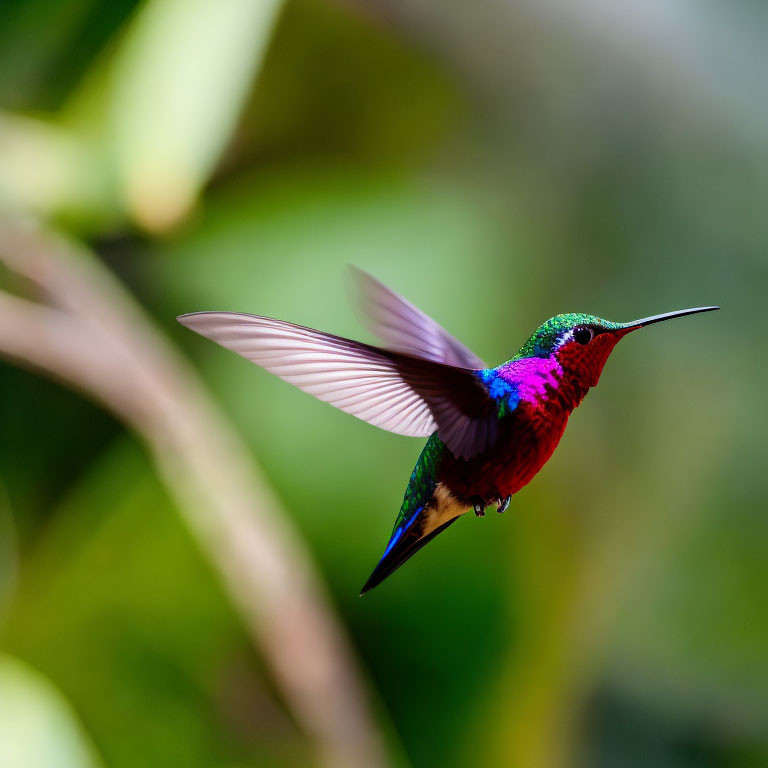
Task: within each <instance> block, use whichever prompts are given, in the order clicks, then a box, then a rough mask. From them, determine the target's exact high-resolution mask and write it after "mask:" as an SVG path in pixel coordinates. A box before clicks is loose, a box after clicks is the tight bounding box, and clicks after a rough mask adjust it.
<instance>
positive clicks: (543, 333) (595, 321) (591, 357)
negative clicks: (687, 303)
mask: <svg viewBox="0 0 768 768" xmlns="http://www.w3.org/2000/svg"><path fill="white" fill-rule="evenodd" d="M714 309H719V307H696V308H694V309H681V310H678V311H677V312H667V313H665V314H663V315H653V316H652V317H644V318H642V319H641V320H633V321H632V322H630V323H614V322H611V321H610V320H603V319H602V318H600V317H595V316H594V315H585V314H581V313H569V314H565V315H555V317H552V318H550V319H549V320H547V321H546V322H545V323H544V324H543V325H541V326H539V328H537V329H536V331H535V332H534V333H533V335H532V336H531V338H530V339H528V341H526V342H525V344H524V345H523V346H522V348H521V349H520V352H518V354H517V355H516V359H522V358H526V357H541V358H548V357H553V356H554V357H555V358H556V359H557V362H558V363H559V364H560V366H561V367H562V369H563V371H564V372H565V373H566V374H568V375H569V376H571V377H573V378H576V379H578V380H580V381H581V383H582V384H583V385H584V386H586V387H594V386H596V385H597V382H598V380H599V378H600V374H601V372H602V370H603V366H604V365H605V362H606V360H608V357H609V355H610V354H611V352H612V351H613V348H614V347H615V346H616V344H617V343H618V342H619V340H620V339H622V338H624V336H626V335H627V334H628V333H631V332H632V331H636V330H638V329H639V328H644V327H645V326H646V325H652V324H653V323H659V322H661V321H663V320H671V319H672V318H673V317H684V316H685V315H693V314H696V313H697V312H711V311H712V310H714Z"/></svg>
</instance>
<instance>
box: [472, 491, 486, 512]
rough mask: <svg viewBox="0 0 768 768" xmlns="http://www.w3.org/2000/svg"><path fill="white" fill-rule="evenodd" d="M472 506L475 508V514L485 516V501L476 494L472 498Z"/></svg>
mask: <svg viewBox="0 0 768 768" xmlns="http://www.w3.org/2000/svg"><path fill="white" fill-rule="evenodd" d="M472 508H473V509H474V510H475V514H476V515H477V516H478V517H484V516H485V502H484V501H483V500H482V499H481V498H479V497H477V496H476V497H475V498H474V499H472Z"/></svg>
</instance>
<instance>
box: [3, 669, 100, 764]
mask: <svg viewBox="0 0 768 768" xmlns="http://www.w3.org/2000/svg"><path fill="white" fill-rule="evenodd" d="M0 712H2V713H3V716H2V717H0V765H2V766H3V768H51V766H56V768H98V766H100V765H101V761H100V760H99V759H98V757H97V756H96V753H95V751H94V749H93V747H92V746H91V744H90V743H89V742H88V739H87V738H86V736H85V734H84V733H83V732H82V729H81V728H80V725H79V724H78V722H77V720H76V717H75V714H74V712H73V711H72V708H71V706H70V705H69V703H68V702H67V701H66V700H65V699H64V697H63V696H62V695H61V694H60V693H59V692H58V691H57V690H56V689H55V688H54V687H53V686H52V685H51V683H50V682H48V680H46V679H45V678H44V677H43V676H42V675H41V674H39V673H38V672H35V671H34V670H33V669H32V668H30V667H28V666H27V665H26V664H23V663H22V662H21V661H19V660H18V659H15V658H13V657H12V656H6V655H0Z"/></svg>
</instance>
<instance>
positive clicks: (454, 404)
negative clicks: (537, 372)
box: [178, 312, 496, 458]
mask: <svg viewBox="0 0 768 768" xmlns="http://www.w3.org/2000/svg"><path fill="white" fill-rule="evenodd" d="M178 319H179V322H180V323H182V325H185V326H187V327H188V328H190V329H192V330H193V331H196V332H197V333H199V334H201V335H202V336H206V337H207V338H210V339H212V340H213V341H215V342H217V343H218V344H221V345H222V346H223V347H226V348H227V349H231V350H232V351H233V352H236V353H237V354H239V355H241V356H242V357H244V358H246V359H248V360H250V361H252V362H254V363H256V364H257V365H260V366H261V367H263V368H265V369H266V370H268V371H270V372H271V373H274V374H276V375H277V376H279V377H280V378H281V379H283V380H285V381H287V382H288V383H290V384H293V385H294V386H296V387H298V388H299V389H301V390H303V391H304V392H308V393H309V394H311V395H314V396H315V397H317V398H318V399H320V400H323V401H324V402H327V403H330V404H331V405H333V406H335V407H336V408H339V409H340V410H342V411H345V412H346V413H350V414H352V415H353V416H357V417H358V418H360V419H363V420H364V421H367V422H369V423H371V424H374V425H375V426H377V427H381V428H382V429H386V430H388V431H390V432H396V433H397V434H401V435H411V436H414V437H427V436H429V435H431V434H432V433H433V432H435V431H437V432H438V434H439V436H440V438H441V439H442V440H443V442H444V443H445V444H446V445H447V446H448V448H449V449H450V450H451V452H452V453H453V454H454V455H456V456H460V457H464V458H470V457H471V456H474V455H476V454H477V453H480V452H482V451H483V450H484V449H485V448H487V447H488V446H489V445H490V444H491V443H492V440H493V439H495V428H496V418H495V409H494V407H493V401H492V400H491V398H490V397H489V395H488V394H487V392H486V390H485V389H484V388H483V386H482V385H481V383H480V381H479V379H478V378H477V376H476V375H475V372H474V371H472V370H469V369H467V368H460V367H453V366H449V365H445V364H441V363H439V362H436V361H432V360H428V359H423V358H420V357H414V356H411V355H407V354H403V353H400V352H397V351H393V350H388V349H381V348H379V347H374V346H372V345H369V344H363V343H361V342H357V341H352V340H351V339H345V338H342V337H341V336H334V335H332V334H328V333H323V332H322V331H316V330H314V329H312V328H305V327H303V326H300V325H294V324H293V323H287V322H285V321H282V320H273V319H272V318H268V317H260V316H258V315H246V314H238V313H234V312H195V313H192V314H188V315H182V316H181V317H179V318H178Z"/></svg>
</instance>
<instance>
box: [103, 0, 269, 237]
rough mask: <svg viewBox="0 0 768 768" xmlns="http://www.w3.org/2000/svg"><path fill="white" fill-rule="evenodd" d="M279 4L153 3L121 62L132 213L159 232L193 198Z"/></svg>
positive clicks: (117, 123)
mask: <svg viewBox="0 0 768 768" xmlns="http://www.w3.org/2000/svg"><path fill="white" fill-rule="evenodd" d="M281 4H282V2H281V0H228V2H225V3H221V2H219V3H216V2H211V0H150V2H148V3H147V4H145V5H144V6H143V7H142V9H141V10H140V12H139V15H138V17H137V18H136V19H135V21H134V22H133V23H132V24H131V26H130V29H129V30H128V32H127V34H126V37H125V39H124V40H123V43H122V50H121V51H120V53H119V55H118V57H117V61H116V62H115V72H114V77H115V82H114V91H113V93H112V97H113V115H112V117H113V129H114V140H115V153H116V161H117V170H118V176H119V179H120V183H121V186H122V188H123V193H124V197H125V201H126V205H127V208H128V210H129V211H130V213H131V214H132V215H133V216H134V217H135V218H136V220H137V221H138V222H139V224H141V225H142V226H144V227H146V228H148V229H151V230H163V229H166V228H168V227H169V226H172V225H173V224H175V223H177V222H178V221H179V219H181V218H182V217H183V216H184V215H185V214H186V213H187V212H188V210H189V208H190V207H191V206H192V205H193V204H194V202H195V199H196V197H197V194H198V191H199V190H200V187H201V186H202V185H203V183H204V182H205V181H206V180H207V178H208V176H209V175H210V173H211V171H212V170H213V168H214V166H215V164H216V162H217V160H218V158H219V155H220V153H221V151H222V149H223V148H224V146H225V144H226V142H227V141H228V139H229V137H230V134H231V133H232V130H233V128H234V125H235V121H236V120H237V117H238V115H239V113H240V110H241V108H242V105H243V100H244V98H245V96H246V94H247V90H248V86H249V84H250V82H251V79H252V77H253V75H254V72H255V71H256V70H257V69H258V67H259V65H260V63H261V60H262V58H263V55H264V51H265V50H266V47H267V43H268V42H269V36H270V33H271V30H272V25H273V22H274V19H275V16H276V14H277V12H278V10H279V8H280V6H281Z"/></svg>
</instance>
